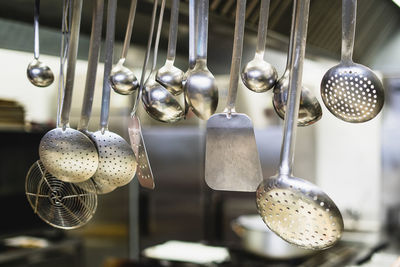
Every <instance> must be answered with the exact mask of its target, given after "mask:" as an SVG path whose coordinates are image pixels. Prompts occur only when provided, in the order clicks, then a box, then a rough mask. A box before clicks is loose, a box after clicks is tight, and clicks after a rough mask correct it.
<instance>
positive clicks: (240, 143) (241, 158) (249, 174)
mask: <svg viewBox="0 0 400 267" xmlns="http://www.w3.org/2000/svg"><path fill="white" fill-rule="evenodd" d="M245 13H246V1H245V0H244V1H243V0H241V1H238V4H237V11H236V26H235V36H234V45H233V53H232V65H231V77H230V84H229V92H228V100H227V105H226V108H225V111H224V113H218V114H215V115H213V116H211V118H210V119H209V120H208V122H207V136H206V158H205V180H206V183H207V185H208V186H210V187H211V188H212V189H215V190H229V191H250V192H251V191H253V192H254V191H255V190H256V188H257V185H258V184H259V183H260V181H261V180H262V172H261V164H260V158H259V155H258V150H257V145H256V140H255V136H254V130H253V124H252V122H251V120H250V118H249V117H248V116H247V115H245V114H241V113H236V111H235V101H236V94H237V87H238V82H239V72H240V62H241V57H242V50H243V34H244V23H245Z"/></svg>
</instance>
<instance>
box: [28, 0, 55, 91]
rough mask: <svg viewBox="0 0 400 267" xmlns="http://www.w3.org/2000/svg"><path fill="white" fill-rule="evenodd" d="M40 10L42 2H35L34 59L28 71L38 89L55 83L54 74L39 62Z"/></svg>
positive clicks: (30, 79) (31, 80)
mask: <svg viewBox="0 0 400 267" xmlns="http://www.w3.org/2000/svg"><path fill="white" fill-rule="evenodd" d="M39 9H40V0H35V5H34V9H33V10H34V11H33V26H34V31H35V43H34V54H33V55H34V59H33V61H32V62H31V63H29V65H28V68H27V70H26V74H27V76H28V79H29V81H30V82H31V83H32V84H33V85H35V86H38V87H47V86H49V85H50V84H52V83H53V81H54V74H53V72H52V71H51V69H50V68H49V66H47V65H46V64H44V63H43V62H41V61H39V56H40V52H39Z"/></svg>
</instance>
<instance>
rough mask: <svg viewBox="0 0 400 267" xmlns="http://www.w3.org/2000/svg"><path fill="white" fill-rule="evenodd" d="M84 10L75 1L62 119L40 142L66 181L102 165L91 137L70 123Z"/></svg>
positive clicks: (50, 165) (48, 164)
mask: <svg viewBox="0 0 400 267" xmlns="http://www.w3.org/2000/svg"><path fill="white" fill-rule="evenodd" d="M81 10H82V0H74V1H72V25H71V29H70V40H69V48H68V61H67V75H66V83H65V93H64V98H63V104H62V111H61V119H60V120H57V128H55V129H53V130H51V131H49V132H47V133H46V134H45V135H44V136H43V138H42V140H41V141H40V146H39V156H40V160H41V161H42V163H43V165H44V166H45V168H46V170H47V171H48V172H49V173H51V174H52V175H54V176H55V177H57V179H60V180H62V181H65V182H83V181H85V180H87V179H89V178H90V177H92V176H93V174H94V173H95V172H96V170H97V167H98V165H99V157H98V153H97V150H96V147H95V146H94V144H93V143H92V141H91V140H90V139H89V138H88V137H87V136H86V135H85V134H83V133H82V132H80V131H78V130H75V129H72V128H70V127H69V113H70V110H71V101H72V91H73V86H74V78H75V63H76V57H77V52H78V39H79V27H80V20H81ZM59 121H60V122H59Z"/></svg>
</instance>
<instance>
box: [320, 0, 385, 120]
mask: <svg viewBox="0 0 400 267" xmlns="http://www.w3.org/2000/svg"><path fill="white" fill-rule="evenodd" d="M356 12H357V0H343V1H342V60H341V62H340V64H339V65H336V66H334V67H332V68H331V69H329V70H328V71H327V73H326V74H325V75H324V77H323V78H322V82H321V97H322V100H323V101H324V103H325V106H326V107H327V108H328V110H329V111H330V112H331V113H332V114H333V115H335V116H336V117H337V118H339V119H341V120H343V121H347V122H352V123H361V122H366V121H369V120H371V119H373V118H375V117H376V115H378V114H379V112H380V111H381V109H382V107H383V104H384V102H385V92H384V89H383V85H382V82H381V81H380V80H379V78H378V77H377V76H376V75H375V74H374V72H373V71H372V70H370V69H369V68H367V67H366V66H363V65H360V64H356V63H354V62H353V59H352V57H353V48H354V36H355V31H356Z"/></svg>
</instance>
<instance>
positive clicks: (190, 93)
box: [184, 0, 218, 120]
mask: <svg viewBox="0 0 400 267" xmlns="http://www.w3.org/2000/svg"><path fill="white" fill-rule="evenodd" d="M195 7H196V8H197V12H195V13H196V20H197V22H196V25H198V27H197V29H196V32H197V34H196V35H197V36H196V38H197V40H196V41H195V42H196V43H197V44H196V45H197V50H196V65H195V66H194V68H193V69H192V70H191V71H190V72H189V73H188V75H187V78H186V82H185V86H184V90H185V92H186V100H187V101H188V104H189V105H190V107H191V109H192V111H193V113H194V114H196V116H197V117H199V118H200V119H202V120H208V119H209V118H210V116H211V115H213V114H214V113H215V110H216V109H217V105H218V88H217V84H216V80H215V78H214V76H213V75H212V73H211V72H210V71H209V70H208V68H207V36H208V8H209V1H208V0H203V1H198V3H196V6H195Z"/></svg>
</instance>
